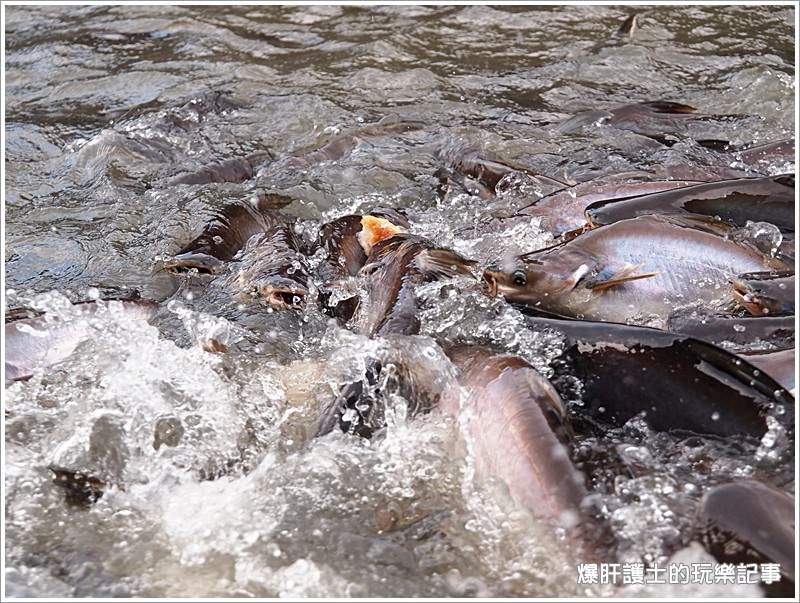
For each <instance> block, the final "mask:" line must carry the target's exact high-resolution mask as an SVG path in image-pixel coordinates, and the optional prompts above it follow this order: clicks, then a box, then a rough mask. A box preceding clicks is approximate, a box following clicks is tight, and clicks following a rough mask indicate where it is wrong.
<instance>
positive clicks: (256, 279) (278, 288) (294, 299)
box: [222, 221, 309, 310]
mask: <svg viewBox="0 0 800 603" xmlns="http://www.w3.org/2000/svg"><path fill="white" fill-rule="evenodd" d="M231 265H232V270H231V273H230V274H229V276H228V277H227V278H225V279H224V280H223V282H222V285H223V286H224V287H230V288H232V289H234V290H237V289H238V294H237V297H238V298H240V299H245V300H258V301H260V302H261V303H263V304H266V305H269V306H271V307H272V308H275V309H278V310H283V309H296V308H300V307H302V306H303V305H304V304H305V300H306V297H307V296H308V294H309V267H308V260H307V258H306V256H305V254H304V253H303V252H302V244H301V243H300V241H299V240H298V238H297V236H296V235H295V231H294V224H292V223H291V222H289V221H283V222H278V223H276V224H274V225H273V227H272V228H271V229H270V230H269V231H268V232H264V233H260V234H257V235H255V236H253V237H251V238H250V240H249V241H248V242H247V243H246V245H245V247H244V249H243V250H242V251H241V253H240V255H238V256H237V259H236V261H235V262H232V264H231Z"/></svg>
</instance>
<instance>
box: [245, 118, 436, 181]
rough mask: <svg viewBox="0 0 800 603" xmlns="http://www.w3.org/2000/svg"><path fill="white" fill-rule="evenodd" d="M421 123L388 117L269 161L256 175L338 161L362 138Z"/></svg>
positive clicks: (410, 128)
mask: <svg viewBox="0 0 800 603" xmlns="http://www.w3.org/2000/svg"><path fill="white" fill-rule="evenodd" d="M423 125H424V124H422V123H421V122H412V121H399V122H398V121H394V122H392V121H389V119H385V120H383V121H381V122H379V123H377V124H374V125H371V126H367V127H364V128H360V129H358V130H356V131H354V132H349V133H347V134H342V135H340V136H337V137H335V138H334V139H333V140H331V141H330V142H328V143H327V144H325V145H324V146H322V147H320V148H317V149H312V150H310V151H308V152H306V153H300V154H297V155H292V156H289V157H284V158H281V159H278V160H276V161H274V162H272V163H269V164H267V165H265V166H264V167H262V168H261V169H260V170H259V172H258V176H268V175H270V174H275V173H278V172H281V171H284V170H290V169H308V168H311V167H313V166H315V165H318V164H321V163H324V162H326V161H338V160H340V159H343V158H344V157H347V156H348V155H349V154H350V153H351V152H353V150H355V149H356V147H358V145H359V144H361V142H362V141H364V140H369V139H372V138H385V137H388V136H393V135H396V134H402V133H405V132H410V131H413V130H418V129H420V128H422V127H423Z"/></svg>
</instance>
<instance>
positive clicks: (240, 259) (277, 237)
mask: <svg viewBox="0 0 800 603" xmlns="http://www.w3.org/2000/svg"><path fill="white" fill-rule="evenodd" d="M291 201H292V199H290V198H288V197H284V196H281V195H260V196H259V197H258V198H257V199H255V200H254V201H245V202H241V203H233V204H230V205H227V206H226V207H224V208H223V209H222V210H221V211H220V212H219V213H218V214H217V216H216V217H215V218H214V219H213V220H211V222H209V223H208V225H206V227H205V228H204V229H203V232H202V233H201V234H200V235H199V236H198V237H197V238H195V239H194V240H192V241H191V242H190V243H188V244H187V245H185V246H184V247H183V248H182V249H181V250H180V251H179V252H178V253H177V255H175V256H174V257H173V258H171V259H169V260H167V261H166V262H164V264H163V267H164V269H167V270H172V271H176V272H179V271H186V270H190V269H195V270H198V271H199V272H204V273H211V274H219V273H221V272H223V271H225V270H226V269H230V270H231V271H232V273H231V274H229V275H228V276H227V278H225V279H224V281H223V284H225V285H229V286H233V287H234V288H236V289H239V291H240V293H241V294H242V295H244V296H246V297H257V298H260V299H262V300H263V301H264V302H265V303H267V304H269V305H271V306H274V307H276V308H286V307H296V306H299V305H302V304H303V303H304V301H305V297H306V296H307V295H308V267H307V263H306V259H305V256H304V255H303V253H301V244H300V242H299V241H298V239H297V237H296V235H295V233H294V225H293V223H292V220H291V219H290V218H288V217H287V216H284V215H281V214H279V213H278V212H277V211H276V210H278V209H280V208H282V207H285V206H286V205H288V204H289V203H291ZM233 260H236V261H235V262H234V261H233Z"/></svg>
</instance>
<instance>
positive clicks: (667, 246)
mask: <svg viewBox="0 0 800 603" xmlns="http://www.w3.org/2000/svg"><path fill="white" fill-rule="evenodd" d="M782 267H784V265H783V263H782V262H779V261H778V260H776V259H775V258H772V257H770V256H768V255H765V254H764V253H762V252H760V251H758V250H757V249H755V248H753V247H751V246H749V245H746V244H744V243H739V242H736V241H733V240H730V239H726V238H724V237H721V236H717V235H716V234H715V233H713V232H710V231H708V230H701V229H698V228H694V227H693V225H692V224H691V223H684V222H682V221H678V220H671V219H666V218H664V217H661V216H642V217H638V218H633V219H630V220H623V221H620V222H615V223H614V224H611V225H609V226H605V227H603V228H598V229H595V230H590V231H589V232H587V233H585V234H583V235H581V236H579V237H577V238H575V239H573V240H571V241H569V242H567V243H565V244H563V245H559V246H557V247H554V248H549V249H545V250H542V251H539V252H533V253H530V254H526V255H524V256H520V258H519V259H518V261H517V267H516V268H515V269H506V270H505V271H502V270H492V269H490V270H487V271H486V272H485V274H484V278H485V280H486V281H487V283H489V286H490V289H491V290H494V291H497V292H499V293H501V294H503V295H504V296H505V297H506V299H508V300H509V301H511V302H514V303H521V304H526V305H530V306H533V307H536V308H539V309H541V310H543V311H545V312H550V313H553V314H557V315H561V316H569V317H574V318H585V319H588V320H604V321H611V322H626V321H631V320H642V319H645V320H648V321H652V320H655V321H657V322H658V323H659V324H663V323H664V322H665V321H666V320H667V318H668V317H669V316H670V315H671V314H672V313H673V311H674V310H675V308H676V307H679V306H685V305H688V304H697V303H702V304H704V305H713V304H720V303H723V302H728V301H730V299H731V292H730V284H729V283H730V281H731V280H732V279H733V278H734V277H735V276H736V275H737V274H741V273H743V272H756V271H763V270H771V269H780V268H782Z"/></svg>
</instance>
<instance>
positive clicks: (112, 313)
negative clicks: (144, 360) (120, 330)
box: [5, 299, 158, 381]
mask: <svg viewBox="0 0 800 603" xmlns="http://www.w3.org/2000/svg"><path fill="white" fill-rule="evenodd" d="M157 309H158V304H157V303H156V302H152V301H147V300H142V299H127V300H109V301H100V302H85V303H79V304H76V305H75V306H74V307H73V308H71V309H70V315H68V317H66V318H62V317H58V316H53V315H51V314H48V313H45V314H42V315H39V316H34V317H29V318H17V319H12V320H10V321H9V319H8V317H7V318H6V325H5V368H6V379H8V380H11V381H17V380H20V379H28V378H30V377H31V376H32V375H33V373H34V371H35V370H36V369H38V368H42V367H47V366H51V365H54V364H57V363H59V362H62V361H64V360H66V359H67V358H69V356H70V355H71V354H72V353H73V352H74V351H75V349H76V348H77V347H78V345H79V344H80V343H81V342H82V341H85V340H86V339H87V338H89V337H91V336H92V332H93V330H92V327H91V323H90V321H91V320H92V319H97V320H100V319H102V318H106V317H109V318H110V317H123V316H124V317H125V318H126V319H130V320H145V321H146V320H149V319H150V318H152V317H153V315H154V314H155V312H156V310H157ZM72 313H74V314H75V315H74V316H73V315H72Z"/></svg>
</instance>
